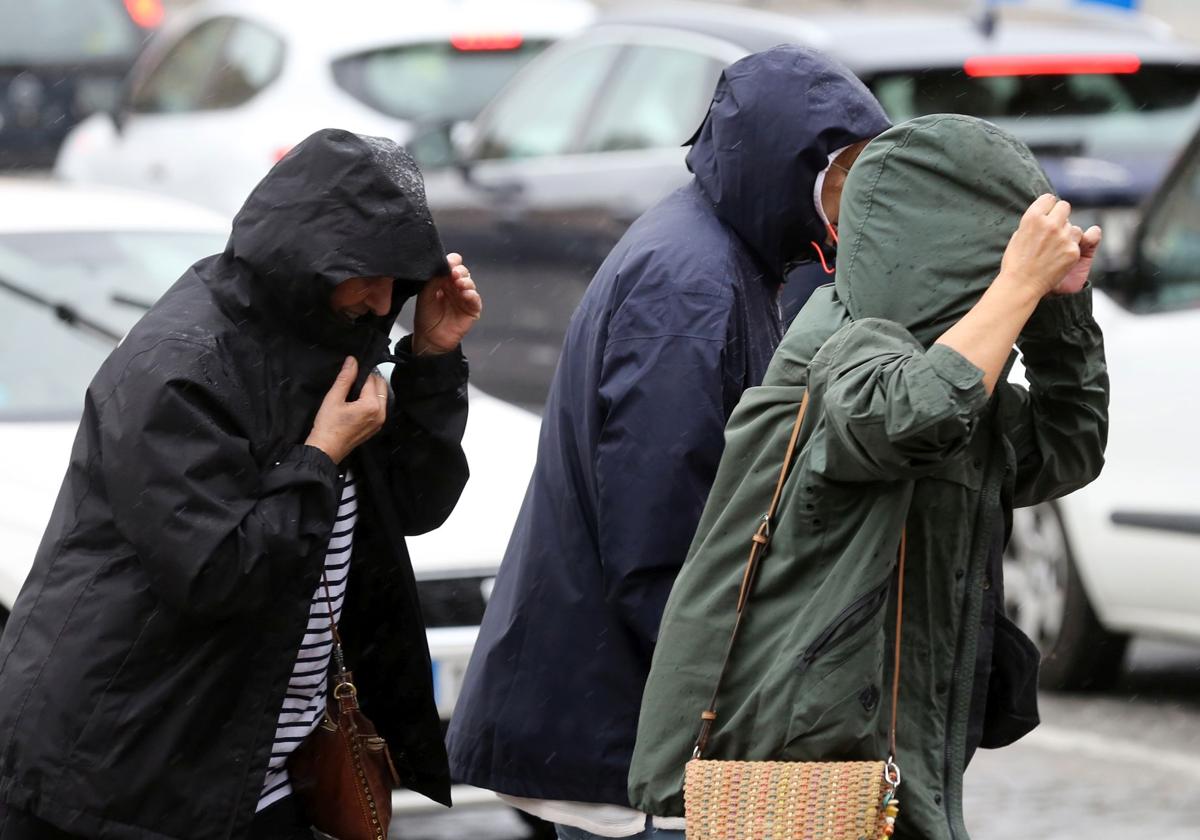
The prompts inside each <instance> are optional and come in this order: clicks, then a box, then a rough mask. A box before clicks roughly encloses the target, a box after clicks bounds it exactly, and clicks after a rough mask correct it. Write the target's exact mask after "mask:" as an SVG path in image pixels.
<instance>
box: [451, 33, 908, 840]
mask: <svg viewBox="0 0 1200 840" xmlns="http://www.w3.org/2000/svg"><path fill="white" fill-rule="evenodd" d="M888 125H889V123H888V120H887V117H886V116H885V115H884V112H883V110H882V108H881V107H880V106H879V103H878V102H876V101H875V99H874V97H872V95H871V94H870V92H869V91H868V90H867V89H866V87H864V86H863V84H862V83H861V82H860V81H859V80H858V79H857V78H855V77H854V76H853V75H852V74H851V73H850V71H849V70H847V69H846V68H845V67H843V66H841V65H840V64H838V63H836V62H834V61H832V60H830V59H829V58H827V57H825V56H823V55H821V54H820V53H818V52H816V51H813V50H809V49H803V48H799V47H792V46H781V47H776V48H774V49H771V50H768V51H766V52H763V53H759V54H756V55H752V56H748V57H747V58H744V59H742V60H741V61H738V62H737V63H735V64H733V65H732V66H730V67H729V68H727V69H726V70H725V72H724V73H723V74H722V76H721V79H720V80H719V81H718V83H717V88H716V92H715V94H714V96H713V100H712V104H711V105H710V107H709V112H708V115H707V116H706V118H705V120H704V122H703V124H702V125H701V126H700V129H699V130H698V131H697V132H696V135H695V136H694V137H693V138H692V140H691V141H690V142H691V149H690V151H689V153H688V156H687V165H688V168H689V169H690V170H691V172H692V173H693V174H694V176H695V177H694V178H693V179H692V181H691V182H690V183H688V184H687V185H686V186H684V187H682V188H680V189H679V190H677V191H675V192H674V193H672V194H671V195H669V196H667V197H666V198H665V199H663V201H661V202H660V203H659V204H658V205H657V206H655V207H654V208H652V209H651V210H649V211H648V212H646V214H645V215H643V216H642V217H641V218H640V219H639V220H638V221H637V222H635V223H634V225H633V226H632V227H631V228H630V229H629V231H628V232H627V233H626V234H625V236H624V237H623V238H622V239H621V241H620V242H619V243H618V244H617V246H616V247H615V248H614V249H613V251H612V253H611V254H610V255H609V256H608V259H606V260H605V262H604V264H603V265H602V266H601V267H600V269H599V271H598V272H597V273H596V276H595V278H594V279H593V280H592V283H591V285H590V286H589V288H588V290H587V293H586V294H585V295H584V297H583V300H582V302H581V303H580V305H579V308H578V310H576V312H575V314H574V316H573V317H572V319H571V323H570V326H569V328H568V330H567V335H566V339H565V342H564V344H563V349H562V357H561V359H560V361H559V366H558V370H557V372H556V374H555V377H554V382H553V385H552V387H551V391H550V397H549V400H548V402H547V404H546V411H545V415H544V419H543V421H542V431H541V440H540V442H539V447H538V460H537V466H536V467H535V469H534V473H533V477H532V479H531V481H530V484H529V488H528V491H527V493H526V496H525V501H524V505H523V507H522V509H521V513H520V515H519V517H518V519H517V522H516V526H515V528H514V530H513V534H512V537H511V540H510V542H509V545H508V551H507V553H506V555H505V557H504V562H503V564H502V565H501V567H500V572H499V576H498V577H497V579H496V585H495V589H494V591H493V594H492V598H491V602H490V603H489V605H488V609H487V613H486V615H485V616H484V619H483V624H482V627H481V628H480V633H479V641H478V643H477V645H476V648H475V652H474V655H473V656H472V659H471V664H470V667H469V669H468V672H467V676H466V679H465V682H464V686H463V691H462V694H461V696H460V698H459V703H458V708H457V709H456V711H455V714H454V718H453V720H452V722H451V726H450V731H449V734H448V745H449V751H450V761H451V775H452V777H453V778H455V779H456V780H457V781H461V782H466V783H469V784H472V785H476V786H479V787H483V788H487V789H490V790H493V791H496V792H498V793H500V794H503V795H505V796H506V798H508V800H509V801H510V802H511V803H512V804H514V805H516V806H517V807H519V808H522V809H523V810H525V811H527V812H529V813H531V814H533V815H535V816H538V817H541V818H542V819H546V820H549V821H550V822H553V823H556V824H557V825H558V831H559V835H560V837H564V838H576V837H591V836H608V837H629V836H642V835H643V831H645V834H646V836H649V835H650V834H651V833H653V832H655V831H659V830H660V829H666V830H668V831H670V830H671V829H672V828H676V827H673V826H670V825H663V824H660V825H658V826H657V827H655V826H648V825H647V821H646V817H645V816H644V815H642V814H639V813H637V812H636V811H633V810H632V809H630V808H629V806H628V798H627V794H626V776H627V774H628V771H629V762H630V757H631V754H632V751H633V744H634V738H635V734H636V730H637V717H638V710H639V706H640V703H641V697H642V688H643V686H644V684H645V680H646V676H647V673H648V672H649V668H650V659H651V655H652V653H653V650H654V643H655V638H656V634H657V631H658V624H659V620H660V618H661V616H662V612H663V608H664V606H665V604H666V600H667V595H668V594H669V592H670V591H671V585H672V583H673V581H674V579H675V575H676V573H677V572H678V570H679V568H680V566H681V565H682V563H683V560H684V557H685V555H686V553H687V549H688V545H689V543H690V541H691V539H692V534H693V532H694V531H695V529H696V524H697V522H698V521H699V518H700V514H701V511H702V509H703V508H704V503H705V500H706V498H707V496H708V492H709V489H710V487H711V485H712V481H713V478H714V476H715V474H716V470H717V463H718V461H719V460H720V458H721V452H722V448H723V443H724V441H723V433H724V429H725V422H726V420H727V419H728V418H729V415H730V413H731V412H732V411H733V408H734V406H735V405H736V404H737V402H738V400H739V398H740V397H741V395H742V392H743V391H744V390H745V389H746V388H749V387H752V386H754V385H757V384H759V383H760V381H761V379H762V376H763V374H764V372H765V371H766V367H767V363H768V362H769V360H770V359H771V355H772V353H773V352H774V350H775V347H776V345H777V344H778V343H779V341H780V339H781V337H782V330H783V325H782V320H781V317H780V310H779V293H780V287H781V285H782V283H783V280H784V277H785V275H786V273H787V271H788V270H789V269H790V268H791V267H792V266H794V265H795V264H797V263H799V262H804V261H810V260H813V259H816V258H817V249H818V248H821V247H822V246H824V247H828V245H829V244H830V242H831V241H832V238H833V237H832V235H831V233H830V231H829V223H831V222H832V223H836V217H837V202H838V197H839V195H840V184H841V180H842V178H844V173H845V171H846V169H847V168H848V167H849V165H851V164H852V162H853V159H854V158H855V157H856V156H857V153H858V152H859V151H860V150H861V148H862V146H863V145H865V141H867V140H869V139H870V138H872V137H874V136H875V135H877V134H879V133H880V132H882V131H883V130H884V129H886V128H887V127H888ZM827 240H830V242H827ZM827 253H828V252H827ZM680 836H682V835H680Z"/></svg>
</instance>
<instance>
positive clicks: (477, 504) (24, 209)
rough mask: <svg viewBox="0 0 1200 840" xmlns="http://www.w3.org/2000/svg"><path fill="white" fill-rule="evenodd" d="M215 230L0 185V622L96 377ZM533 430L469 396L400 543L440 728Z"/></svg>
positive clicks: (474, 393)
mask: <svg viewBox="0 0 1200 840" xmlns="http://www.w3.org/2000/svg"><path fill="white" fill-rule="evenodd" d="M228 235H229V225H228V223H227V222H226V221H225V220H224V219H223V218H222V217H221V216H220V215H219V214H216V213H213V212H211V211H208V210H205V209H203V208H198V207H195V206H193V205H190V204H185V203H182V202H180V201H177V200H174V199H167V198H162V197H159V196H148V195H144V194H140V193H134V192H130V191H125V190H118V189H114V188H96V187H81V186H77V185H63V184H57V183H52V182H41V181H33V180H26V179H0V301H2V302H3V303H2V304H0V453H3V455H2V458H0V464H2V465H3V466H2V467H0V543H3V545H4V546H5V551H4V552H3V554H2V555H0V627H2V626H3V623H4V620H5V619H7V617H8V614H9V611H10V610H11V608H12V605H13V602H14V600H15V599H16V597H17V594H18V592H19V591H20V589H21V585H22V583H23V582H24V580H25V577H26V575H27V574H28V572H29V568H30V566H31V564H32V562H33V558H34V554H35V553H36V551H37V547H38V544H39V543H40V541H41V538H42V532H43V530H44V529H45V527H46V523H47V521H48V520H49V518H50V512H51V509H52V508H53V506H54V500H55V498H56V497H57V495H58V489H59V484H60V482H61V481H62V476H63V474H64V473H65V471H66V468H67V463H68V460H69V457H70V452H71V446H72V443H73V440H74V437H75V431H76V428H77V426H78V423H79V416H80V412H81V410H82V404H83V394H84V391H85V390H86V388H87V384H88V382H89V381H90V380H91V378H92V376H93V374H94V373H95V371H96V368H98V367H99V365H100V363H101V362H102V361H103V360H104V358H105V357H106V356H107V355H108V353H109V352H110V351H111V349H112V347H113V345H114V344H115V342H116V341H118V340H119V339H120V338H121V336H123V335H124V333H125V332H126V331H127V330H128V329H129V328H130V327H131V326H132V325H133V324H134V322H135V321H136V320H137V319H138V318H139V317H140V316H141V314H142V313H143V312H144V310H145V308H146V307H147V306H148V305H150V304H151V303H153V302H154V300H155V299H156V298H157V297H158V296H159V295H160V294H161V293H162V292H164V291H165V290H166V289H167V288H168V287H169V286H170V285H171V284H172V283H173V282H174V281H175V280H176V279H177V278H178V277H179V276H180V275H181V274H182V273H183V271H184V270H185V269H186V268H187V267H188V266H189V265H191V264H192V263H193V262H195V261H196V260H197V259H199V258H201V257H204V256H207V255H208V254H212V253H216V252H219V251H221V250H223V249H224V247H225V242H226V240H227V238H228ZM30 295H32V296H34V297H36V298H40V299H41V302H37V301H35V300H33V299H31V298H30V297H29V296H30ZM47 303H48V304H51V305H50V306H47ZM58 305H61V306H62V307H65V308H60V309H58V310H56V309H55V308H54V307H55V306H58ZM538 427H539V420H538V418H537V416H536V415H534V414H531V413H529V412H527V411H525V410H523V409H520V408H516V407H514V406H511V405H509V404H507V403H504V402H501V401H500V400H497V399H495V398H493V397H489V396H488V395H487V394H484V393H482V392H480V391H479V390H477V389H472V390H471V396H470V414H469V418H468V422H467V429H466V435H465V437H464V439H463V448H464V449H465V450H466V453H467V459H468V462H469V464H470V468H471V479H470V481H469V482H468V483H467V487H466V489H465V490H464V492H463V495H462V497H461V499H460V501H459V503H458V506H457V507H456V508H455V510H454V513H453V514H452V515H451V517H450V519H449V520H448V521H447V522H446V523H445V525H443V526H442V527H441V528H440V529H439V530H437V531H434V532H432V533H429V534H426V535H423V536H420V537H414V538H411V539H410V540H409V541H408V545H409V551H410V554H411V555H412V562H413V568H414V571H415V573H416V576H417V581H418V584H417V585H418V589H419V592H420V597H421V602H422V605H423V612H424V615H425V619H426V627H427V634H428V638H429V647H430V653H431V655H432V657H433V661H434V671H435V683H436V685H435V688H436V692H437V700H438V706H439V710H440V711H441V712H442V715H443V717H445V718H448V717H449V713H450V710H451V709H452V708H453V706H454V701H455V700H456V699H457V696H458V690H459V686H460V683H461V679H462V674H463V672H464V671H465V670H466V665H467V660H468V658H469V657H470V654H471V648H472V647H473V646H474V643H475V636H476V634H477V633H478V629H479V621H480V619H481V618H482V616H483V609H484V606H485V604H486V601H487V597H488V595H489V594H490V592H491V589H490V586H491V581H492V580H493V578H494V577H495V574H496V570H497V568H498V567H499V565H500V560H501V558H502V557H503V554H504V549H505V547H506V545H507V544H508V536H509V532H510V531H511V529H512V524H513V522H514V521H515V520H516V516H517V511H518V509H519V507H520V504H521V499H522V491H523V490H524V488H525V484H526V483H527V481H528V478H529V474H530V472H531V471H532V469H533V463H534V459H535V457H536V452H537V437H538ZM455 798H456V800H459V801H466V802H470V801H472V798H474V799H475V800H476V801H478V800H479V799H480V794H479V792H474V791H470V790H466V789H462V790H456V791H455ZM485 798H486V799H491V797H490V795H489V796H487V797H485ZM491 801H494V800H491ZM397 802H398V805H399V806H400V807H404V808H411V807H422V806H423V805H426V804H428V803H426V802H425V800H421V799H419V798H417V797H415V796H408V797H404V796H401V797H399V798H398V800H397Z"/></svg>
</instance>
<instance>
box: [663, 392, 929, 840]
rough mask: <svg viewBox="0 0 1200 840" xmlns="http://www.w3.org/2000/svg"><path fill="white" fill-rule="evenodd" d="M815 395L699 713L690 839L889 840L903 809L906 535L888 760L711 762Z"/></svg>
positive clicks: (690, 769) (689, 787)
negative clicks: (733, 667) (749, 610)
mask: <svg viewBox="0 0 1200 840" xmlns="http://www.w3.org/2000/svg"><path fill="white" fill-rule="evenodd" d="M807 406H808V393H807V391H806V392H805V394H804V398H803V399H802V400H801V401H800V410H799V412H798V413H797V415H796V422H795V425H794V426H793V427H792V436H791V440H790V441H789V442H788V448H787V455H786V456H785V457H784V460H783V468H782V469H781V470H780V473H779V481H778V483H777V484H776V486H775V496H774V498H773V499H772V500H771V506H770V508H769V509H768V511H767V513H766V515H765V516H763V517H762V519H761V521H760V524H759V526H758V530H757V531H756V532H755V534H754V536H753V537H752V538H751V539H752V541H751V544H750V558H749V560H747V562H746V571H745V573H744V574H743V575H742V584H741V589H740V591H739V592H738V602H737V619H736V620H735V622H734V625H733V633H732V635H731V637H730V639H729V646H728V648H727V649H726V652H725V660H724V662H723V663H722V665H721V671H720V674H719V675H718V677H717V685H716V688H715V690H714V691H713V696H712V700H711V701H710V702H709V704H708V708H707V709H705V710H704V711H703V712H702V713H701V715H700V734H699V737H697V739H696V747H695V750H694V751H693V753H692V760H691V761H689V762H688V763H687V769H686V774H685V779H684V813H685V816H686V817H687V838H688V840H761V838H770V840H882V838H885V837H890V836H891V834H892V832H893V831H894V828H895V822H896V817H897V815H898V813H899V804H900V803H899V800H898V799H896V791H897V789H898V788H899V787H900V769H899V767H897V766H896V762H895V755H896V700H897V698H898V695H899V692H900V629H901V606H902V605H903V603H904V555H905V549H906V547H907V546H906V542H907V540H906V538H905V536H904V535H901V538H900V558H899V562H898V572H897V574H898V578H899V582H898V587H897V596H896V639H895V654H894V655H895V665H894V668H893V669H892V718H891V726H890V730H889V735H888V757H887V759H886V760H884V761H715V760H711V759H705V758H704V757H703V756H704V751H705V749H706V748H707V746H708V739H709V735H710V734H711V732H712V727H713V724H714V723H715V722H716V720H717V711H716V708H717V698H718V696H719V695H720V692H721V682H722V681H723V680H724V678H725V673H726V671H727V670H728V668H729V663H730V658H731V656H732V654H733V650H734V644H735V643H736V641H737V637H738V631H739V630H740V629H741V626H742V622H743V620H744V619H745V615H746V607H747V604H748V602H749V600H750V592H751V589H752V588H753V586H754V578H755V574H756V573H757V571H758V566H759V564H760V563H761V562H762V559H763V557H764V555H765V554H766V551H767V548H768V546H769V545H770V543H771V524H772V521H773V520H774V518H775V513H776V510H777V509H778V507H779V500H780V497H781V496H782V495H783V486H784V482H785V481H786V480H787V475H788V472H789V470H790V467H791V464H792V460H793V458H794V457H795V454H796V444H797V442H798V441H799V439H800V428H801V426H802V425H803V423H804V412H805V409H806V408H807Z"/></svg>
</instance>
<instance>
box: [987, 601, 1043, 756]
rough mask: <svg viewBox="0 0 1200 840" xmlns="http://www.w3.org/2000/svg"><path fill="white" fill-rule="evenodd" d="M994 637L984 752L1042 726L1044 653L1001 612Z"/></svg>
mask: <svg viewBox="0 0 1200 840" xmlns="http://www.w3.org/2000/svg"><path fill="white" fill-rule="evenodd" d="M995 634H996V635H995V641H994V642H993V648H992V671H991V676H990V677H989V680H988V692H987V709H986V711H985V712H984V720H983V738H982V740H981V741H980V744H979V745H980V746H981V747H984V748H985V749H997V748H998V747H1007V746H1008V745H1009V744H1011V743H1013V742H1014V741H1016V740H1018V739H1020V738H1022V737H1024V736H1025V735H1028V734H1029V733H1030V732H1031V731H1033V729H1034V727H1036V726H1037V725H1038V723H1040V718H1039V716H1038V699H1037V684H1038V666H1039V665H1040V663H1041V653H1040V652H1039V651H1038V649H1037V645H1035V644H1034V643H1033V642H1032V641H1030V640H1029V637H1028V636H1026V635H1025V634H1024V633H1022V632H1021V629H1020V628H1019V627H1017V625H1015V624H1013V623H1012V621H1010V620H1009V618H1008V616H1006V615H1004V614H1003V613H1002V612H1000V611H999V610H997V611H996V630H995Z"/></svg>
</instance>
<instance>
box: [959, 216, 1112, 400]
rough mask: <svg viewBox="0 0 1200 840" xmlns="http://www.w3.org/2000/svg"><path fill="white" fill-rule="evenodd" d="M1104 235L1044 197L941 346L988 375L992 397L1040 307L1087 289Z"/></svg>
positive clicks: (985, 378)
mask: <svg viewBox="0 0 1200 840" xmlns="http://www.w3.org/2000/svg"><path fill="white" fill-rule="evenodd" d="M1099 244H1100V229H1099V228H1090V229H1089V230H1088V232H1087V233H1086V234H1085V233H1084V232H1083V231H1082V230H1080V229H1079V228H1078V227H1077V226H1075V225H1073V224H1071V205H1070V204H1068V203H1067V202H1065V201H1061V200H1059V199H1057V198H1055V197H1054V196H1052V195H1043V196H1041V197H1040V198H1038V199H1037V200H1036V201H1034V202H1033V204H1031V205H1029V209H1028V210H1026V211H1025V215H1024V216H1022V217H1021V224H1020V226H1019V227H1018V228H1017V231H1016V233H1014V234H1013V235H1012V239H1010V240H1009V242H1008V247H1007V248H1006V249H1005V251H1004V258H1003V259H1002V261H1001V263H1000V273H999V275H997V277H996V279H995V280H994V281H992V284H991V285H990V286H988V289H987V291H986V292H984V293H983V297H982V298H980V299H979V302H978V303H976V304H975V305H974V306H973V307H971V310H970V311H969V312H967V314H966V315H964V316H963V317H962V318H961V319H960V320H959V321H958V323H956V324H954V326H952V327H950V329H948V330H946V332H944V333H942V335H941V337H940V338H938V340H937V342H936V343H937V344H942V345H945V346H946V347H949V348H951V349H952V350H955V351H957V352H958V353H959V354H960V355H961V356H963V358H965V359H966V360H967V361H969V362H971V363H972V364H973V365H975V366H976V367H977V368H979V369H980V370H981V371H983V385H984V387H985V388H986V389H987V392H988V393H989V394H990V393H991V392H992V390H993V389H994V388H995V387H996V383H997V382H999V380H1000V376H1001V375H1002V374H1003V372H1004V366H1005V364H1006V363H1007V361H1008V356H1009V353H1010V352H1011V351H1012V347H1013V344H1014V343H1015V342H1016V340H1017V336H1018V335H1020V332H1021V330H1022V328H1024V326H1025V322H1026V321H1027V320H1029V316H1030V315H1032V314H1033V311H1034V309H1035V308H1036V307H1037V305H1038V302H1039V301H1041V300H1042V298H1044V297H1046V296H1047V295H1049V294H1052V293H1055V292H1058V293H1059V294H1069V293H1071V292H1077V291H1079V290H1080V289H1081V288H1083V284H1084V282H1085V281H1086V280H1087V272H1088V270H1089V269H1090V268H1091V261H1092V257H1093V256H1095V253H1096V248H1097V246H1099Z"/></svg>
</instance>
